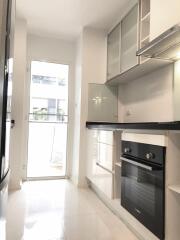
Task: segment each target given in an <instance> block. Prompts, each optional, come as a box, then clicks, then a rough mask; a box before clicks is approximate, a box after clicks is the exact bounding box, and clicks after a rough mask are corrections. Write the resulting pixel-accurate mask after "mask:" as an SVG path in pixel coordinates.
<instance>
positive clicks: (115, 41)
mask: <svg viewBox="0 0 180 240" xmlns="http://www.w3.org/2000/svg"><path fill="white" fill-rule="evenodd" d="M120 39H121V26H120V24H119V25H118V26H117V27H116V28H115V29H114V30H113V31H112V32H111V33H110V34H109V35H108V39H107V55H108V56H107V58H108V59H107V79H111V78H113V77H115V76H117V75H118V74H119V73H120V47H121V43H120Z"/></svg>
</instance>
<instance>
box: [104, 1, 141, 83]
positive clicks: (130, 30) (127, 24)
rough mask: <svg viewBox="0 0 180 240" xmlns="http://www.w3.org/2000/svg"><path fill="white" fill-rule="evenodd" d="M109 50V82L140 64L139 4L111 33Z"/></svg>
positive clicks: (108, 42)
mask: <svg viewBox="0 0 180 240" xmlns="http://www.w3.org/2000/svg"><path fill="white" fill-rule="evenodd" d="M107 49H108V50H107V56H108V60H107V66H108V67H107V79H108V80H110V79H112V78H114V77H116V76H117V75H119V74H120V73H122V72H124V71H126V70H128V69H130V68H132V67H133V66H135V65H137V64H138V58H137V57H136V51H137V49H138V4H136V5H135V6H134V7H133V9H131V11H130V12H129V13H128V14H127V15H126V16H125V17H124V18H123V19H122V21H121V22H120V23H119V24H118V25H117V26H116V27H115V28H114V29H113V30H112V31H111V32H110V33H109V35H108V38H107Z"/></svg>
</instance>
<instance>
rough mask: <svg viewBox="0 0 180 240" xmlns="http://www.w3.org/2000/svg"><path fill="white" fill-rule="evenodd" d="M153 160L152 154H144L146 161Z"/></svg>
mask: <svg viewBox="0 0 180 240" xmlns="http://www.w3.org/2000/svg"><path fill="white" fill-rule="evenodd" d="M153 158H154V154H153V153H151V152H150V153H146V159H148V160H151V159H153Z"/></svg>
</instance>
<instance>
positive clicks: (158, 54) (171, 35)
mask: <svg viewBox="0 0 180 240" xmlns="http://www.w3.org/2000/svg"><path fill="white" fill-rule="evenodd" d="M136 55H137V56H144V57H149V58H158V59H164V60H170V61H172V62H173V61H177V60H180V24H177V25H175V26H173V27H172V28H170V29H168V30H167V31H165V32H164V33H162V34H161V35H160V36H158V37H157V38H155V39H154V40H153V41H151V42H150V43H148V44H147V45H146V46H144V47H143V48H141V49H140V50H138V51H137V53H136Z"/></svg>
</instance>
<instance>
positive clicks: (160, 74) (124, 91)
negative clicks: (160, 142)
mask: <svg viewBox="0 0 180 240" xmlns="http://www.w3.org/2000/svg"><path fill="white" fill-rule="evenodd" d="M173 71H174V69H173V65H168V66H167V67H165V68H161V69H159V70H158V71H155V72H153V73H151V74H148V75H146V76H144V77H142V78H140V79H137V80H135V81H132V82H129V83H127V84H125V85H120V86H119V102H118V105H119V106H118V110H119V111H118V115H119V116H118V119H119V121H120V122H163V121H165V122H166V121H173Z"/></svg>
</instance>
